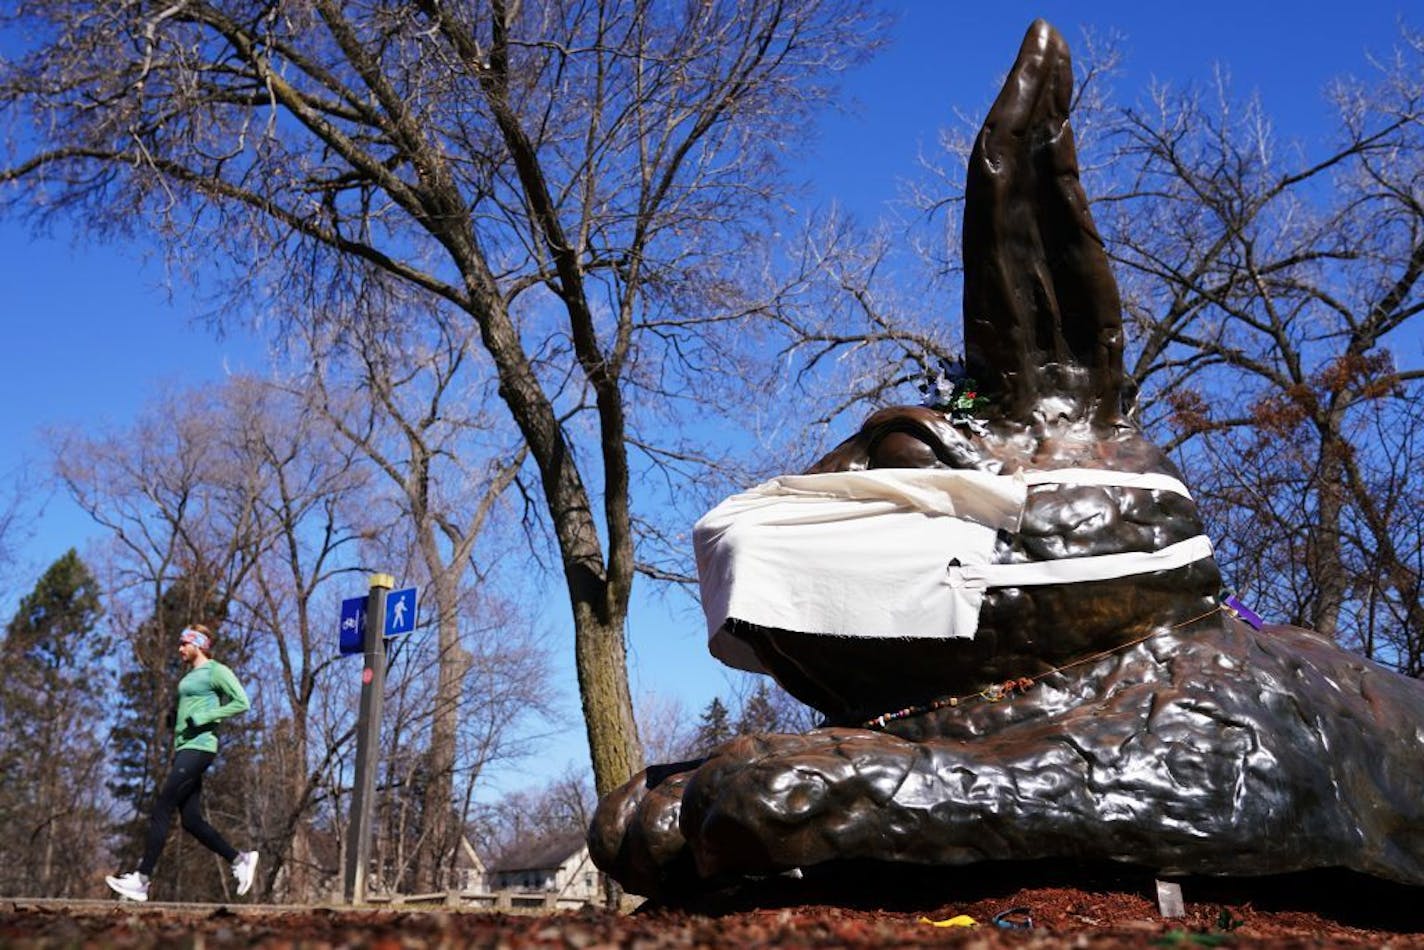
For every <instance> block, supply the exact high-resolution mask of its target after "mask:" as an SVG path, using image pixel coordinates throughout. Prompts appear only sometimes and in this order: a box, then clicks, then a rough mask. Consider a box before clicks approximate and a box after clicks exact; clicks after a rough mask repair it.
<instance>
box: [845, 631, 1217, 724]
mask: <svg viewBox="0 0 1424 950" xmlns="http://www.w3.org/2000/svg"><path fill="white" fill-rule="evenodd" d="M1223 610H1225V611H1226V612H1227V613H1230V614H1231V615H1232V616H1237V614H1236V611H1234V610H1232V609H1231V608H1230V607H1227V606H1225V605H1222V604H1217V605H1216V606H1215V607H1213V608H1212V609H1210V610H1208V611H1207V612H1206V613H1204V614H1199V615H1198V616H1195V617H1193V618H1191V619H1190V620H1183V621H1182V622H1181V623H1179V624H1174V625H1172V626H1170V627H1163V628H1161V629H1160V630H1153V631H1152V632H1151V633H1147V634H1144V635H1142V636H1140V637H1138V638H1137V639H1135V640H1129V641H1127V642H1126V643H1120V644H1118V645H1117V646H1115V647H1112V648H1111V649H1107V650H1100V651H1098V652H1097V653H1094V654H1091V655H1090V656H1085V657H1080V658H1079V659H1076V660H1071V661H1069V662H1068V663H1064V664H1063V665H1062V666H1055V667H1054V668H1053V669H1051V670H1044V671H1043V672H1042V673H1038V674H1036V675H1034V676H1020V677H1018V678H1017V679H1008V680H1004V681H1003V682H1002V683H994V684H993V685H990V686H986V687H984V688H983V689H981V690H978V691H977V692H973V693H965V694H964V695H963V696H941V697H939V698H937V699H932V700H930V701H929V702H927V703H924V704H922V705H919V706H906V707H905V708H904V709H897V710H895V711H894V712H887V713H881V714H880V715H878V716H876V717H874V718H873V719H867V720H866V721H865V722H862V723H861V724H860V728H861V729H884V728H885V726H886V724H888V723H892V722H895V721H897V720H900V719H908V718H910V717H911V716H919V715H921V714H923V713H928V712H934V711H935V710H938V709H948V708H951V707H955V706H958V705H959V704H960V703H962V702H966V701H968V700H971V699H982V700H983V701H984V702H986V703H998V702H1003V701H1004V700H1006V699H1009V698H1011V697H1012V696H1013V695H1014V694H1015V693H1026V692H1028V691H1029V690H1030V689H1032V688H1033V684H1034V683H1035V682H1036V681H1038V680H1041V679H1043V678H1044V677H1046V676H1052V675H1053V674H1054V673H1061V672H1063V671H1064V670H1067V669H1072V668H1073V667H1075V666H1082V665H1083V664H1084V663H1093V662H1096V661H1097V660H1101V659H1103V658H1104V657H1108V656H1112V655H1113V654H1114V653H1120V652H1122V651H1123V650H1126V649H1127V648H1128V647H1135V646H1137V645H1138V644H1139V643H1142V642H1144V641H1147V640H1151V639H1152V638H1153V637H1155V636H1157V635H1159V634H1163V633H1168V632H1170V631H1172V630H1180V629H1181V628H1182V627H1188V626H1191V625H1192V624H1194V623H1196V622H1197V621H1199V620H1205V619H1206V618H1207V617H1210V616H1212V615H1213V614H1217V613H1220V612H1221V611H1223Z"/></svg>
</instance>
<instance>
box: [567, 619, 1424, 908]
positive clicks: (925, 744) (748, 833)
mask: <svg viewBox="0 0 1424 950" xmlns="http://www.w3.org/2000/svg"><path fill="white" fill-rule="evenodd" d="M895 725H896V726H898V727H902V729H901V731H902V734H901V735H890V734H886V733H881V732H876V731H871V730H864V729H820V730H815V731H813V732H811V733H809V734H807V735H803V736H786V735H770V736H768V735H755V736H745V737H741V738H739V739H736V740H733V741H732V742H729V743H726V744H725V745H723V746H721V747H720V748H718V749H717V750H715V752H714V753H713V755H712V756H711V757H709V758H708V759H707V760H706V761H704V762H702V763H701V764H699V765H696V766H695V767H694V768H690V769H687V770H684V771H676V772H672V773H670V774H669V776H668V777H667V778H665V779H663V780H662V781H661V782H650V780H649V779H648V778H647V777H640V779H638V780H636V781H635V782H634V783H631V785H630V786H629V787H628V788H625V789H624V791H622V792H620V793H618V794H617V795H615V796H610V798H609V799H608V800H606V801H605V802H604V804H603V805H602V806H600V809H599V813H598V817H597V818H596V819H595V824H594V830H593V832H592V833H591V840H594V841H596V842H600V841H601V842H610V844H606V845H600V846H599V847H598V848H596V849H595V859H596V860H597V861H598V863H599V866H600V867H603V868H604V869H605V870H607V871H609V872H610V873H611V874H613V876H614V877H615V878H617V879H618V880H619V881H621V882H623V884H624V886H625V887H628V889H629V890H633V891H635V892H640V893H649V894H668V893H674V892H678V891H680V892H682V893H688V892H695V891H696V890H697V889H698V888H709V887H712V886H715V885H720V884H722V883H725V882H728V881H732V880H737V879H742V880H745V879H748V878H755V877H761V876H766V875H771V874H776V873H778V872H781V871H785V870H789V869H791V868H810V867H817V866H829V865H831V864H833V863H835V862H857V861H865V860H871V861H882V862H895V863H902V864H927V865H940V866H946V865H956V864H965V863H970V862H976V861H985V860H1031V859H1040V858H1055V859H1068V860H1085V861H1099V860H1103V861H1121V862H1128V863H1132V864H1137V865H1142V866H1146V867H1153V868H1158V869H1161V870H1163V871H1165V872H1175V873H1205V874H1228V875H1259V874H1274V873H1285V872H1289V871H1296V870H1302V869H1307V868H1321V867H1332V866H1343V867H1347V868H1351V869H1353V870H1356V871H1361V872H1364V873H1368V874H1373V875H1377V876H1380V877H1385V878H1390V879H1393V880H1397V881H1402V882H1405V883H1413V884H1424V767H1421V765H1420V764H1419V763H1420V761H1421V753H1424V684H1421V683H1419V682H1417V681H1413V680H1408V679H1406V678H1404V677H1400V676H1397V675H1394V674H1390V673H1389V672H1388V671H1386V670H1383V669H1382V668H1380V667H1376V666H1374V665H1373V664H1369V663H1368V662H1367V661H1363V660H1360V659H1359V658H1358V657H1355V656H1352V655H1351V654H1348V653H1346V652H1344V651H1343V650H1340V649H1339V648H1337V647H1335V646H1333V645H1332V644H1329V643H1326V642H1324V641H1321V640H1319V639H1318V638H1316V637H1313V636H1312V635H1310V634H1307V633H1305V632H1303V631H1297V630H1294V629H1293V628H1268V629H1267V630H1266V631H1264V632H1256V631H1252V630H1250V629H1249V628H1247V627H1245V626H1244V625H1242V624H1239V623H1234V622H1233V623H1229V624H1227V623H1218V624H1212V625H1209V626H1206V627H1203V628H1199V629H1195V630H1194V631H1193V633H1191V634H1190V635H1187V636H1176V635H1164V636H1162V637H1159V638H1155V639H1154V640H1152V641H1148V642H1144V643H1143V644H1140V645H1138V646H1137V647H1134V648H1133V649H1131V650H1129V651H1125V652H1123V653H1121V654H1119V655H1116V656H1113V657H1107V658H1104V659H1102V660H1101V661H1099V662H1097V663H1096V664H1094V665H1093V666H1091V667H1088V668H1085V669H1083V670H1081V671H1079V674H1078V675H1075V676H1068V675H1055V676H1053V677H1048V678H1045V679H1044V680H1043V681H1041V682H1040V683H1039V684H1038V685H1036V686H1035V687H1034V689H1032V690H1030V691H1028V692H1026V693H1023V694H1020V695H1017V696H1014V697H1012V698H1009V699H1005V700H1003V701H1000V702H989V701H987V700H986V701H984V702H982V703H980V704H977V705H973V706H970V705H966V706H964V707H962V708H957V709H953V710H940V711H937V712H935V713H932V714H925V715H922V716H919V717H914V718H912V719H909V720H906V721H904V722H900V723H896V724H895Z"/></svg>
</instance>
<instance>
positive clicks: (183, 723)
mask: <svg viewBox="0 0 1424 950" xmlns="http://www.w3.org/2000/svg"><path fill="white" fill-rule="evenodd" d="M212 644H213V638H212V632H211V631H209V630H208V628H207V627H205V626H203V625H202V624H200V623H195V624H193V625H192V626H190V627H188V628H187V629H185V630H184V631H183V633H182V634H181V635H180V636H179V637H178V655H179V656H180V657H181V658H182V660H183V662H184V663H186V664H187V665H188V672H187V673H186V674H184V676H183V678H182V679H181V680H179V682H178V719H177V724H176V726H175V730H174V731H175V736H174V753H173V768H172V770H171V771H169V773H168V778H167V779H166V780H165V781H164V783H163V788H162V789H161V790H160V791H159V793H158V801H157V802H155V803H154V806H153V814H152V815H151V816H150V818H149V823H148V836H147V838H146V839H145V847H144V852H143V860H142V861H140V862H139V864H138V870H136V871H131V872H129V873H128V874H124V875H122V876H119V877H112V876H111V877H106V878H104V880H105V881H107V882H108V884H109V886H110V887H111V888H113V889H114V890H115V891H117V892H118V893H119V894H120V896H122V897H124V898H126V899H128V900H133V901H146V900H148V884H149V879H150V877H151V876H152V875H153V868H154V866H155V865H156V864H157V863H158V856H159V854H160V853H162V851H163V845H164V842H165V841H166V840H167V839H168V828H169V825H170V824H171V822H172V820H173V811H174V809H177V810H178V812H179V814H180V815H181V816H182V820H183V830H184V831H186V832H188V833H189V834H190V835H192V836H193V837H195V838H197V839H198V840H199V841H200V842H202V844H203V846H204V847H206V848H207V849H208V850H209V851H212V852H214V853H215V854H220V855H222V857H223V858H224V859H225V860H227V861H228V862H229V863H230V864H231V865H232V874H233V877H234V878H236V879H237V893H238V896H239V897H240V896H242V895H244V894H246V893H247V892H248V891H249V890H251V889H252V881H253V879H254V878H255V877H256V876H257V852H256V851H243V852H238V851H237V850H236V849H234V848H233V846H232V845H230V844H228V843H227V840H226V839H225V838H223V836H222V835H220V834H218V832H217V830H216V829H214V828H213V826H212V825H210V824H208V822H207V819H205V818H204V817H203V808H202V801H201V796H202V792H203V773H204V772H205V771H207V768H208V766H209V765H211V764H212V763H213V759H215V758H217V753H218V736H217V724H218V723H219V722H221V721H222V720H224V719H227V718H228V717H229V716H235V715H237V714H238V713H240V712H244V711H246V710H247V708H248V707H249V706H251V703H249V702H248V699H247V693H246V691H244V690H243V688H242V684H241V683H239V682H238V681H237V677H236V676H234V675H233V673H232V670H230V669H228V668H227V667H226V666H223V665H222V664H221V663H219V662H217V661H216V660H214V659H212V658H211V657H210V656H209V653H210V652H211V650H212Z"/></svg>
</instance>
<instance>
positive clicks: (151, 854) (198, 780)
mask: <svg viewBox="0 0 1424 950" xmlns="http://www.w3.org/2000/svg"><path fill="white" fill-rule="evenodd" d="M215 758H217V756H215V755H214V754H213V753H211V752H202V751H199V750H198V749H179V750H178V752H177V753H176V754H174V756H173V770H172V771H171V772H169V773H168V778H166V779H164V781H163V788H162V789H160V790H159V792H158V801H157V802H155V803H154V805H153V814H152V815H151V816H150V818H149V821H148V841H147V843H146V846H145V847H144V851H143V860H142V861H141V862H139V866H138V871H139V873H140V874H143V875H152V874H153V867H154V865H156V864H157V863H158V856H159V854H161V853H162V852H163V843H164V842H165V841H166V840H167V839H168V826H169V824H170V823H171V822H172V820H173V809H175V808H177V809H178V810H179V812H180V814H182V816H183V830H184V831H186V832H188V834H190V835H192V836H193V837H194V838H197V839H198V840H199V841H201V842H202V843H203V846H204V847H206V848H207V849H208V850H209V851H213V852H215V853H217V854H220V855H222V856H223V857H224V858H226V859H227V860H228V861H229V862H231V861H235V860H237V850H236V849H235V848H233V846H232V845H230V844H228V843H227V841H226V840H225V839H224V838H223V836H222V835H220V834H218V833H217V830H216V829H215V828H213V826H212V825H210V824H208V822H207V819H205V818H204V817H203V804H202V801H201V798H202V794H203V773H204V772H205V771H207V768H208V766H209V765H212V764H213V759H215Z"/></svg>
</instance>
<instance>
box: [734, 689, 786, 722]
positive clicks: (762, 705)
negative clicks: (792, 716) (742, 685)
mask: <svg viewBox="0 0 1424 950" xmlns="http://www.w3.org/2000/svg"><path fill="white" fill-rule="evenodd" d="M781 719H782V717H781V714H780V713H779V712H778V711H777V708H776V704H775V703H774V702H773V701H772V697H771V688H770V687H769V686H768V685H767V681H766V680H762V681H761V682H759V683H758V684H757V688H756V691H755V692H753V693H752V694H751V695H750V696H748V697H747V701H746V702H745V703H743V704H742V714H741V715H740V716H739V717H737V732H738V733H739V734H741V735H746V734H747V733H751V732H781V731H784V727H783V726H782V723H781Z"/></svg>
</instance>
